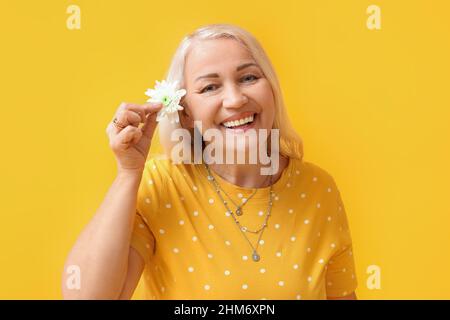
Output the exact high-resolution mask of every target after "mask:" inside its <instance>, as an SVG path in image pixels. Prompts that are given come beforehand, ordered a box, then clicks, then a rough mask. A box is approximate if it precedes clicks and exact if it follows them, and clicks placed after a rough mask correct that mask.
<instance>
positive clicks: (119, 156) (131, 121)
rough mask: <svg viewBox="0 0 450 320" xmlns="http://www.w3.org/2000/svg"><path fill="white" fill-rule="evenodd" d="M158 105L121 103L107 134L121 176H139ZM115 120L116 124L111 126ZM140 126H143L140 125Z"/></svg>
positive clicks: (151, 134) (153, 128) (151, 135)
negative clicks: (125, 174)
mask: <svg viewBox="0 0 450 320" xmlns="http://www.w3.org/2000/svg"><path fill="white" fill-rule="evenodd" d="M161 108H162V104H161V103H153V104H150V103H147V104H143V105H138V104H133V103H125V102H124V103H121V104H120V106H119V107H118V109H117V111H116V113H115V115H114V117H113V120H112V121H111V122H110V123H109V124H108V127H107V128H106V133H107V134H108V137H109V146H110V147H111V149H112V151H113V152H114V155H115V157H116V160H117V169H118V171H119V173H120V172H138V171H140V172H142V170H143V169H144V166H145V161H146V160H147V155H148V151H149V150H150V145H151V141H152V137H153V133H154V131H155V128H156V125H157V124H156V114H157V112H158V111H159V110H160V109H161ZM114 118H116V119H117V120H116V124H114V123H113V121H114ZM141 123H143V126H140V124H141Z"/></svg>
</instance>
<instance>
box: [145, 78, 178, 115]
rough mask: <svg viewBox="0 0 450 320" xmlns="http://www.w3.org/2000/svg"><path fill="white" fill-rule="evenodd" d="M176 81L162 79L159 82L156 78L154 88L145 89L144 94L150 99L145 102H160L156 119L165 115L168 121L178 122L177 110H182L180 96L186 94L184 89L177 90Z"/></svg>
mask: <svg viewBox="0 0 450 320" xmlns="http://www.w3.org/2000/svg"><path fill="white" fill-rule="evenodd" d="M177 85H178V81H175V82H173V83H170V82H167V81H166V80H163V81H162V82H159V81H158V80H156V86H155V89H147V91H146V92H145V95H147V96H149V97H150V99H148V100H147V102H161V103H162V104H163V107H162V108H161V110H159V111H158V115H157V117H156V121H158V122H159V121H160V120H161V119H162V118H164V117H167V118H168V119H169V120H170V123H174V122H180V119H179V117H178V110H183V107H182V106H180V105H179V103H180V100H181V98H182V97H183V96H184V95H185V94H186V90H184V89H180V90H177Z"/></svg>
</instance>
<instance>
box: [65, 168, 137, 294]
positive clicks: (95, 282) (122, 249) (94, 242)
mask: <svg viewBox="0 0 450 320" xmlns="http://www.w3.org/2000/svg"><path fill="white" fill-rule="evenodd" d="M141 177H142V174H119V175H118V176H117V177H116V179H115V180H114V182H113V184H112V185H111V187H110V189H109V190H108V193H107V195H106V197H105V199H104V201H103V202H102V204H101V205H100V207H99V208H98V210H97V212H96V213H95V216H94V217H93V219H92V220H91V221H90V222H89V224H88V225H87V226H86V228H85V229H84V230H83V232H82V233H81V235H80V236H79V238H78V239H77V241H76V243H75V245H74V247H73V248H72V250H71V252H70V254H69V256H68V258H67V260H66V265H65V268H64V276H63V288H62V290H63V296H64V298H66V299H115V298H117V297H118V296H119V294H120V292H121V290H122V286H123V283H124V280H125V277H126V273H127V265H128V253H129V247H130V240H131V233H132V230H133V223H134V216H135V211H136V197H137V191H138V188H139V183H140V180H141ZM70 265H76V266H78V267H79V269H80V271H81V287H80V289H79V290H73V289H72V290H70V289H69V288H67V286H66V285H65V284H66V278H67V274H66V269H67V267H68V266H70Z"/></svg>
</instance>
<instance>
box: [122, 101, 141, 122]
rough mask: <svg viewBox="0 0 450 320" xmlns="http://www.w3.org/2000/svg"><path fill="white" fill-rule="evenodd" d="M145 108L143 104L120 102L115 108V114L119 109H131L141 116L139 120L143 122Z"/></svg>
mask: <svg viewBox="0 0 450 320" xmlns="http://www.w3.org/2000/svg"><path fill="white" fill-rule="evenodd" d="M145 109H146V107H145V106H144V105H139V104H136V103H129V102H122V103H121V104H120V106H119V108H117V112H116V114H118V113H119V112H121V111H125V110H131V111H134V112H136V113H137V114H138V115H139V116H140V117H141V122H145V115H146V111H145Z"/></svg>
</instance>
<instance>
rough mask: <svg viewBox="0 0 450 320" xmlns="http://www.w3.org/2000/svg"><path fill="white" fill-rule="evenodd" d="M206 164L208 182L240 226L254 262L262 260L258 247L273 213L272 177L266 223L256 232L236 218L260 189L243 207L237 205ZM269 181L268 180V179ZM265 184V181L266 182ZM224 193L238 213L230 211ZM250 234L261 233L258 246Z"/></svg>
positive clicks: (270, 177) (246, 200)
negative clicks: (248, 235) (250, 238)
mask: <svg viewBox="0 0 450 320" xmlns="http://www.w3.org/2000/svg"><path fill="white" fill-rule="evenodd" d="M204 164H205V168H206V170H207V171H208V180H209V181H211V183H212V184H213V186H214V190H215V191H216V193H217V195H218V196H219V198H220V199H221V200H222V203H223V205H224V206H225V208H226V209H227V212H228V213H230V215H231V216H232V217H233V220H234V222H235V223H236V225H237V226H238V228H239V230H240V232H241V233H242V235H243V236H244V237H245V239H246V240H247V242H248V243H249V245H250V247H251V248H252V259H253V261H255V262H257V261H259V260H260V259H261V256H260V254H259V253H258V246H259V243H260V240H261V237H262V235H263V233H264V230H265V228H267V221H268V220H269V217H270V216H271V211H272V198H273V186H272V175H270V176H269V179H270V191H269V200H268V205H267V213H266V217H265V219H264V223H263V224H262V226H261V227H259V228H258V229H256V230H250V229H249V228H247V227H245V226H243V225H242V224H241V223H240V222H239V220H238V219H237V218H236V215H237V216H241V215H242V213H243V211H242V208H243V207H244V205H245V204H246V203H247V202H248V201H249V200H250V199H251V198H252V197H253V196H254V195H255V193H256V191H258V189H255V191H254V192H253V193H252V194H251V195H250V197H248V198H247V199H244V200H245V201H244V202H243V204H241V205H237V204H236V203H235V202H234V201H233V199H232V198H231V197H230V196H229V195H228V194H227V193H226V192H225V191H224V190H223V189H222V188H221V187H220V185H219V183H218V182H217V180H216V179H215V178H214V176H213V175H212V174H211V170H210V168H209V166H208V164H206V162H205V163H204ZM266 180H267V179H266ZM264 182H265V181H264ZM222 192H223V193H224V194H225V195H226V196H227V197H228V198H229V199H230V200H231V202H232V203H233V204H234V205H235V206H236V211H233V210H231V209H230V207H229V206H228V202H227V201H226V200H225V199H224V198H223V196H222ZM247 232H250V233H255V234H258V233H259V237H258V241H257V242H256V246H253V245H252V243H251V241H250V240H249V239H248V237H247V235H246V233H247Z"/></svg>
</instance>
